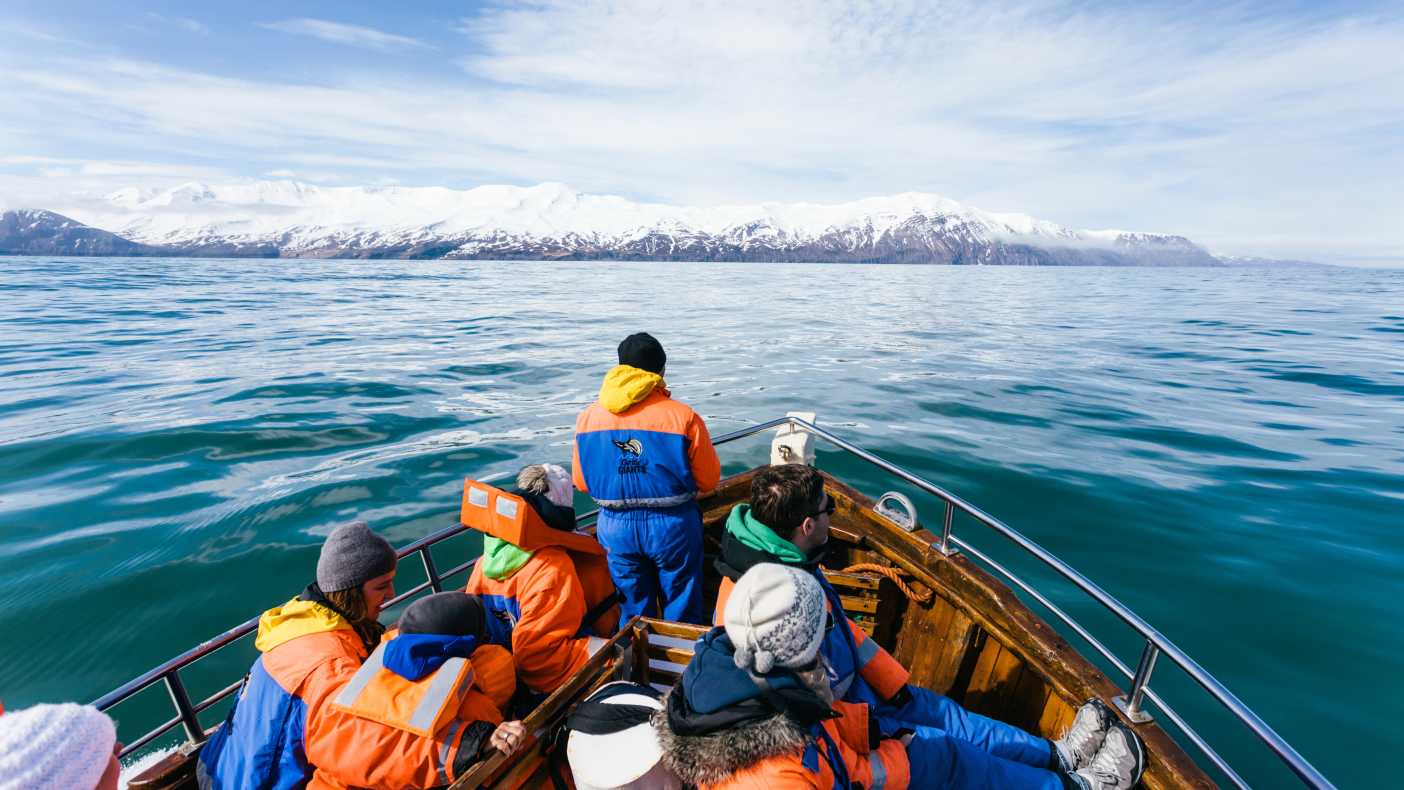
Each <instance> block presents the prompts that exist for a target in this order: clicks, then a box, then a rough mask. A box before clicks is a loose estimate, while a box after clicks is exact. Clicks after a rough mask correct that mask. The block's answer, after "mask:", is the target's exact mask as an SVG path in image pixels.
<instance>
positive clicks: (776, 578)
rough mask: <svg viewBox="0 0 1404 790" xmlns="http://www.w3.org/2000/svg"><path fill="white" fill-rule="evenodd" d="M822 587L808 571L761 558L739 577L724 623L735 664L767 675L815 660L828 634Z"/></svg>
mask: <svg viewBox="0 0 1404 790" xmlns="http://www.w3.org/2000/svg"><path fill="white" fill-rule="evenodd" d="M824 614H825V612H824V590H823V589H822V588H820V586H819V582H818V581H817V580H815V578H814V577H813V576H811V575H810V574H809V573H806V572H805V571H802V570H798V569H796V568H791V567H789V566H786V565H775V564H771V563H762V564H760V565H756V566H753V567H752V568H751V569H750V570H748V571H746V573H745V574H743V575H742V576H741V578H740V579H738V580H737V581H736V586H735V587H734V588H732V590H731V597H730V598H728V599H727V601H726V610H725V613H724V615H723V623H724V624H725V626H726V635H727V636H728V637H730V638H731V644H732V645H733V646H734V647H735V648H736V654H735V661H736V666H738V667H740V668H741V669H745V670H749V671H752V672H755V673H757V674H761V675H764V674H765V673H767V672H769V671H771V669H773V668H775V667H785V668H788V669H796V668H798V667H802V666H805V665H806V664H808V663H810V662H811V661H813V660H814V656H815V655H817V654H818V652H819V643H820V642H822V641H823V639H824Z"/></svg>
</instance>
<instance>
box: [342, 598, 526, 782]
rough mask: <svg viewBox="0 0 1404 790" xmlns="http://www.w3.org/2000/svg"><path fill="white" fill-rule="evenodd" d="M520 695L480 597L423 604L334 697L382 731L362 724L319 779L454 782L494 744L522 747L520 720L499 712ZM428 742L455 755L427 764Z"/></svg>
mask: <svg viewBox="0 0 1404 790" xmlns="http://www.w3.org/2000/svg"><path fill="white" fill-rule="evenodd" d="M516 689H517V678H516V671H515V669H514V668H513V666H512V657H511V655H509V654H508V653H507V651H506V650H505V649H503V648H501V647H498V646H497V645H492V644H488V643H487V615H486V613H485V611H484V609H483V605H482V602H481V601H479V600H478V599H477V598H475V597H473V596H471V595H464V594H463V593H460V592H446V593H438V594H435V595H430V596H428V597H425V598H421V599H420V600H418V601H415V602H414V603H413V604H410V606H409V608H408V609H406V610H405V613H404V616H403V617H401V618H400V622H399V623H398V624H397V626H396V628H394V629H392V630H391V631H390V632H388V633H387V634H386V638H385V640H384V641H383V642H381V643H380V646H379V647H377V648H376V649H375V650H374V651H373V652H372V653H371V654H370V657H369V658H367V659H366V663H364V664H362V665H361V668H360V669H359V670H357V671H356V674H355V675H354V676H353V677H352V678H351V681H350V682H349V683H347V684H346V687H345V688H343V689H342V690H341V692H340V693H338V694H337V695H336V697H334V698H333V699H332V703H331V706H332V709H333V710H335V711H337V712H339V713H345V714H347V715H349V716H353V717H355V718H356V719H357V720H358V722H357V723H358V724H360V723H361V722H366V723H373V724H375V725H381V726H371V727H366V726H359V727H357V728H356V729H355V730H354V734H355V738H356V740H355V741H347V742H346V743H345V744H344V748H343V749H342V750H340V751H339V752H338V753H337V754H336V755H335V757H334V758H332V759H331V760H330V761H328V762H323V763H319V764H318V765H317V775H318V776H321V777H324V778H327V779H337V780H340V781H341V782H343V783H344V784H345V785H346V786H348V787H358V788H368V790H382V789H383V790H400V789H401V788H404V789H405V790H411V789H414V790H417V789H419V788H429V787H437V786H440V785H443V784H447V783H449V782H454V781H456V780H457V779H458V778H459V777H460V776H462V775H463V774H464V773H465V772H466V771H467V770H468V768H469V767H470V766H472V765H473V764H474V763H476V762H477V761H478V760H481V759H482V758H483V757H485V756H486V754H487V751H488V750H489V748H495V749H497V750H499V751H501V752H504V753H506V754H511V753H512V752H513V751H515V750H516V748H517V747H519V746H521V745H522V744H523V743H524V742H525V737H526V730H525V728H524V727H523V726H522V723H521V722H519V721H508V722H504V721H503V716H502V711H503V710H504V709H506V707H507V704H508V703H509V702H510V701H511V699H512V694H513V693H514V692H515V691H516ZM425 739H428V740H429V741H431V742H432V743H433V744H435V745H436V746H439V747H442V748H443V749H444V750H445V751H446V752H448V753H451V754H452V755H453V759H452V760H451V761H450V760H447V759H445V760H443V761H442V763H439V761H433V762H431V761H427V760H424V759H422V756H421V755H420V754H419V751H420V749H419V747H420V746H421V743H422V741H423V740H425ZM328 784H330V782H328Z"/></svg>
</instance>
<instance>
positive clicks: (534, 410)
mask: <svg viewBox="0 0 1404 790" xmlns="http://www.w3.org/2000/svg"><path fill="white" fill-rule="evenodd" d="M0 268H2V269H3V277H0V292H3V293H0V381H3V386H0V600H2V601H3V607H0V633H2V634H3V635H4V636H3V639H0V698H3V700H4V702H5V704H6V705H8V706H10V707H22V706H25V705H28V704H31V703H34V702H38V701H54V700H74V699H76V700H83V701H86V700H91V699H93V698H95V697H97V696H98V695H100V694H101V693H103V692H105V691H107V690H109V689H111V688H113V687H115V686H117V685H118V684H120V683H121V682H123V681H124V680H126V679H128V678H130V677H132V676H134V675H136V674H137V673H139V672H141V671H143V670H146V669H148V668H150V667H152V666H154V665H155V664H157V663H159V662H160V661H161V660H162V659H164V658H166V657H168V656H170V655H173V654H175V653H177V652H179V651H181V650H184V649H186V648H189V647H191V646H192V645H194V644H195V643H197V642H199V641H200V640H202V639H205V638H208V637H210V636H213V635H214V634H216V633H219V632H220V631H222V630H224V629H226V628H229V627H231V626H233V625H235V624H237V623H239V622H241V621H243V620H245V619H246V618H248V617H250V616H252V615H253V614H255V613H257V612H258V611H259V610H261V609H263V608H265V607H267V606H270V605H273V604H276V603H280V602H282V601H284V600H286V599H287V598H289V597H291V596H293V595H294V594H296V593H297V592H298V590H299V589H300V588H301V587H302V586H303V585H304V584H305V583H306V582H307V581H309V579H310V577H311V574H312V570H313V566H314V564H315V561H316V555H317V546H318V543H319V541H320V540H321V538H322V536H323V535H325V533H326V532H327V531H328V530H329V529H330V528H331V527H332V526H334V525H336V524H338V523H341V522H344V521H347V520H349V519H352V518H364V519H367V520H369V521H370V522H371V523H372V524H373V525H374V526H375V527H376V528H378V529H380V530H382V531H383V532H384V533H385V534H386V535H388V536H389V537H390V538H391V539H392V540H393V541H395V542H396V543H406V542H409V541H410V540H412V539H414V538H416V537H418V536H420V535H423V534H426V533H428V532H430V531H433V530H436V529H440V528H442V527H445V526H447V525H449V524H451V523H452V522H453V520H454V517H455V513H456V511H457V502H458V496H459V493H460V486H461V480H462V478H463V476H464V475H474V476H477V477H489V478H492V477H500V476H504V475H507V474H508V473H510V472H513V471H514V470H515V469H516V468H517V467H518V466H520V465H521V464H523V463H526V462H532V461H541V460H550V461H556V462H559V463H567V462H568V461H569V457H570V440H571V428H572V425H573V421H574V416H575V414H576V412H577V411H579V410H580V409H581V408H582V407H583V406H585V405H586V404H587V403H588V402H589V401H590V400H591V399H592V398H593V396H594V393H595V391H596V388H597V386H598V381H599V378H600V376H601V374H603V373H604V372H605V370H606V369H608V368H609V367H610V365H611V364H612V363H613V362H614V356H613V355H614V346H615V344H616V343H617V342H618V340H619V339H620V338H621V337H623V336H624V335H625V334H628V333H630V332H633V331H638V330H648V331H650V332H652V333H654V334H655V335H656V336H657V337H659V338H660V339H661V340H662V341H663V343H664V344H665V346H666V347H667V349H668V352H669V365H668V373H669V376H668V380H669V383H670V385H671V386H672V388H673V392H674V395H675V396H676V397H679V398H681V399H683V400H686V401H688V402H690V403H692V404H694V405H695V406H696V407H697V408H698V410H699V411H700V412H701V413H702V414H703V415H704V416H705V417H706V419H707V421H708V423H709V424H710V426H711V428H712V431H713V432H714V433H715V434H720V433H724V432H727V431H731V430H734V429H737V428H740V427H743V426H746V425H748V424H752V423H755V422H760V421H763V420H766V419H769V418H772V417H776V416H779V415H782V414H783V413H784V412H785V411H787V410H799V409H803V410H812V411H817V412H818V413H819V419H820V421H821V423H823V424H824V425H826V426H828V427H830V428H831V429H833V430H834V431H836V432H838V433H840V434H842V435H844V436H846V437H849V438H850V439H852V440H854V441H856V442H858V443H859V444H861V445H863V446H865V447H867V448H869V449H871V450H873V451H875V452H877V453H878V454H880V455H882V456H884V457H886V458H889V459H891V460H893V461H896V462H898V463H901V464H904V465H907V466H908V467H910V468H912V469H914V470H916V471H918V472H919V473H920V474H923V475H925V476H927V477H928V478H929V479H931V480H933V481H936V482H938V483H940V484H942V485H944V486H946V487H948V488H950V489H951V490H953V491H955V492H957V493H959V494H961V495H963V496H964V497H966V498H967V499H969V500H971V501H973V502H975V503H976V504H978V505H980V506H982V507H984V508H985V509H986V510H988V511H990V512H991V513H993V514H995V515H997V516H999V517H1001V518H1003V519H1004V520H1006V521H1007V522H1008V523H1010V524H1011V525H1013V526H1014V527H1016V528H1018V529H1020V530H1022V531H1023V532H1024V533H1025V534H1026V535H1029V536H1030V537H1032V538H1034V539H1035V540H1037V541H1038V542H1040V543H1042V544H1043V545H1044V546H1046V547H1048V548H1049V549H1052V550H1053V551H1054V552H1056V553H1057V554H1059V555H1060V556H1062V557H1063V558H1064V559H1066V560H1067V561H1069V562H1070V563H1071V564H1072V565H1074V566H1075V567H1077V568H1078V569H1080V570H1081V571H1083V572H1084V573H1086V574H1087V575H1088V576H1090V577H1091V578H1092V579H1093V580H1095V581H1096V582H1098V583H1099V584H1101V585H1102V586H1103V587H1104V588H1106V589H1107V590H1108V591H1109V592H1111V593H1112V594H1113V595H1115V596H1117V597H1119V598H1120V599H1121V600H1122V601H1124V602H1125V603H1127V604H1128V605H1130V606H1131V607H1132V608H1133V609H1135V610H1136V611H1137V612H1139V613H1140V614H1142V615H1143V616H1144V617H1146V618H1147V619H1148V620H1149V621H1150V622H1151V623H1153V624H1154V625H1156V626H1157V627H1158V628H1160V629H1161V630H1162V631H1163V633H1165V634H1166V635H1167V636H1168V637H1169V638H1171V639H1172V640H1174V641H1176V642H1177V643H1178V644H1179V645H1180V646H1181V647H1183V648H1184V649H1186V650H1187V651H1188V652H1189V653H1190V654H1191V655H1193V656H1195V657H1196V658H1197V659H1198V660H1199V661H1200V663H1201V664H1203V666H1204V667H1206V668H1207V669H1208V670H1209V671H1211V672H1212V673H1214V674H1215V675H1216V676H1218V677H1219V678H1220V679H1221V680H1222V681H1224V682H1225V683H1226V684H1227V685H1228V686H1229V688H1231V689H1232V690H1234V691H1235V692H1236V693H1237V694H1238V695H1239V696H1240V697H1241V698H1242V699H1243V700H1244V701H1246V702H1247V703H1248V704H1250V705H1251V706H1252V707H1253V708H1254V709H1256V710H1257V711H1258V712H1259V713H1260V714H1261V715H1262V716H1263V717H1264V718H1265V719H1266V720H1267V721H1268V722H1269V723H1270V724H1271V725H1273V726H1274V727H1275V728H1277V729H1278V730H1279V731H1280V732H1281V733H1282V734H1283V735H1285V736H1286V737H1287V738H1288V739H1289V740H1290V741H1291V742H1292V743H1294V744H1295V745H1296V746H1297V747H1298V748H1299V749H1300V750H1301V751H1302V752H1303V753H1304V754H1305V755H1306V756H1307V757H1308V758H1309V759H1311V760H1312V761H1314V762H1315V763H1316V764H1317V765H1318V766H1319V767H1320V768H1321V769H1322V770H1324V771H1325V772H1326V774H1327V775H1328V776H1330V777H1331V778H1332V779H1333V780H1335V781H1336V782H1338V783H1339V784H1341V785H1382V784H1392V783H1393V782H1394V781H1395V780H1396V779H1397V776H1398V773H1397V766H1396V765H1395V763H1396V762H1397V759H1398V758H1397V755H1396V754H1395V752H1397V747H1398V744H1399V738H1398V726H1399V725H1398V722H1399V720H1400V717H1401V715H1402V714H1404V682H1401V676H1404V636H1401V624H1402V623H1404V618H1401V616H1400V613H1399V607H1400V602H1401V601H1404V540H1401V527H1404V272H1394V271H1379V270H1373V271H1368V270H1349V269H1342V270H1295V271H1269V270H1229V271H1215V270H1206V269H1181V270H1146V269H1025V268H949V267H921V266H851V265H833V266H817V265H762V264H726V265H709V264H620V263H555V264H551V263H465V262H400V261H364V262H360V261H358V262H349V261H281V260H280V261H254V260H234V261H210V260H200V261H195V260H154V259H153V260H92V259H88V260H83V259H48V258H4V259H0ZM766 457H767V442H766V441H765V440H764V439H757V440H749V441H745V442H738V443H734V444H731V445H727V446H726V447H724V448H723V451H722V458H723V461H724V462H725V465H726V470H727V471H728V472H737V471H741V470H743V469H746V468H748V467H750V466H753V465H756V464H758V463H761V462H763V461H764V459H765V458H766ZM819 465H820V466H821V467H823V468H826V469H828V470H830V471H832V472H835V473H837V474H840V475H841V476H843V477H845V478H847V479H850V480H853V481H856V482H857V483H858V485H859V487H860V488H862V489H864V490H866V491H867V492H868V493H870V494H873V495H876V494H880V493H882V492H883V491H885V490H888V489H898V490H905V491H906V492H907V493H913V492H912V491H911V489H910V488H903V487H902V486H901V485H898V484H897V483H896V482H895V481H893V480H890V479H886V478H884V477H883V476H882V474H881V473H878V472H877V471H876V470H874V469H872V468H870V467H866V466H864V465H862V464H861V463H859V462H854V461H852V460H850V459H847V458H845V457H842V456H841V455H839V454H838V453H836V452H832V451H821V453H820V456H819ZM917 501H918V505H919V506H920V507H921V508H922V510H923V512H924V515H925V516H926V518H927V521H928V522H933V523H934V522H936V521H937V520H938V516H937V510H936V505H935V503H934V501H932V500H930V499H923V498H920V497H918V498H917ZM956 531H957V534H958V535H960V536H961V537H963V538H966V539H968V540H971V541H973V542H975V543H976V544H977V545H979V546H982V547H984V548H987V549H988V550H990V551H993V552H995V553H996V554H997V556H999V557H1000V558H1003V559H1006V560H1008V561H1009V562H1010V563H1011V564H1012V565H1013V566H1014V567H1016V568H1017V569H1019V570H1020V571H1021V572H1026V573H1028V574H1029V575H1030V576H1031V577H1032V578H1033V579H1035V580H1036V581H1039V582H1040V583H1043V582H1047V583H1048V584H1049V585H1050V586H1049V587H1048V589H1049V591H1050V595H1051V597H1052V598H1053V600H1054V601H1055V602H1057V603H1058V604H1060V605H1061V606H1064V607H1066V608H1067V609H1068V610H1070V611H1071V612H1073V613H1074V614H1076V615H1077V616H1078V617H1079V618H1086V622H1087V623H1088V624H1089V625H1091V626H1092V627H1093V628H1094V630H1095V631H1096V632H1097V633H1098V634H1099V635H1102V636H1104V637H1105V638H1106V641H1107V643H1108V644H1109V645H1111V646H1112V647H1114V648H1115V649H1116V650H1117V652H1118V653H1119V655H1120V657H1121V658H1122V659H1123V660H1124V661H1126V662H1128V663H1131V664H1134V663H1135V660H1136V657H1137V655H1138V653H1139V643H1138V642H1137V640H1136V639H1134V638H1133V637H1131V636H1129V635H1128V633H1127V632H1126V631H1125V630H1124V629H1122V628H1120V627H1118V625H1117V623H1116V622H1114V621H1113V620H1112V619H1111V618H1110V617H1107V616H1104V615H1102V614H1101V613H1100V611H1099V610H1098V609H1097V608H1096V607H1095V606H1094V605H1091V604H1088V603H1086V602H1085V601H1083V600H1082V599H1081V598H1080V597H1079V596H1078V595H1076V594H1075V593H1073V592H1072V591H1071V590H1069V589H1067V588H1065V587H1060V586H1057V585H1054V584H1053V583H1052V582H1048V581H1047V577H1046V576H1045V575H1043V574H1041V573H1040V571H1039V570H1038V569H1037V568H1034V567H1031V566H1030V564H1029V563H1027V562H1021V561H1020V560H1019V558H1017V557H1015V556H1014V555H1013V554H1012V553H1011V552H1009V551H1007V550H1005V547H1004V546H1003V544H1002V543H1001V542H1000V540H999V539H997V538H996V537H994V536H992V535H989V534H987V533H985V532H983V531H981V530H980V529H978V528H977V527H975V526H973V525H971V524H966V523H960V522H958V523H957V524H956ZM474 550H475V549H474V546H473V545H471V543H470V542H469V541H467V540H464V541H462V542H461V543H459V544H456V545H455V546H453V547H450V548H449V549H447V550H446V551H445V552H444V553H443V554H442V555H441V556H440V558H439V564H440V566H442V567H447V566H448V565H450V564H457V563H458V562H461V561H463V560H464V559H466V558H467V557H469V556H471V555H472V554H473V553H474ZM415 580H416V577H415V574H413V573H410V572H407V573H405V574H404V575H403V580H402V586H404V585H405V584H408V583H412V582H413V581H415ZM252 655H253V653H252V648H251V646H249V645H247V644H244V645H240V646H238V647H236V648H234V649H232V650H230V651H227V655H224V656H221V660H220V661H219V662H217V663H216V664H215V665H214V666H212V667H210V668H207V669H206V670H205V671H203V672H195V673H192V674H191V676H190V678H189V680H188V682H189V684H190V685H191V686H192V692H193V693H195V694H196V695H197V696H204V695H205V694H208V693H210V692H212V691H213V690H215V689H216V688H217V687H219V686H222V685H224V684H226V683H228V682H231V681H232V680H233V679H234V678H235V677H237V675H238V673H240V672H241V671H242V670H243V668H244V667H245V666H246V665H247V663H248V662H249V661H250V660H251V657H252ZM1153 685H1154V687H1155V688H1156V689H1157V690H1159V691H1161V693H1162V694H1164V695H1166V696H1168V697H1169V698H1170V699H1171V700H1172V701H1173V702H1174V703H1175V704H1176V706H1177V708H1178V709H1179V710H1180V712H1181V713H1183V714H1185V715H1186V716H1189V717H1190V718H1191V720H1192V721H1193V722H1196V723H1198V724H1199V725H1200V729H1201V731H1202V732H1203V733H1204V734H1206V735H1208V736H1210V737H1211V738H1212V739H1214V740H1215V742H1216V743H1220V744H1222V745H1223V750H1224V751H1225V752H1226V753H1227V754H1228V755H1230V756H1231V757H1232V758H1234V759H1235V760H1236V761H1240V764H1241V765H1242V766H1243V767H1244V771H1245V774H1246V776H1247V777H1248V778H1249V779H1250V780H1252V781H1254V782H1255V784H1258V785H1260V786H1265V787H1268V786H1289V783H1288V780H1287V777H1286V775H1285V774H1284V773H1283V772H1281V771H1280V770H1279V769H1277V768H1275V767H1274V764H1273V761H1272V760H1271V759H1269V758H1268V757H1266V756H1265V753H1264V752H1263V751H1262V750H1261V749H1260V748H1258V747H1256V746H1255V745H1254V743H1253V742H1252V741H1251V740H1250V739H1248V738H1247V737H1245V736H1244V733H1243V730H1242V728H1241V727H1239V726H1237V725H1236V724H1234V723H1233V722H1232V721H1230V720H1229V719H1227V718H1226V717H1225V716H1223V715H1222V714H1220V713H1219V712H1218V709H1217V708H1216V707H1215V706H1214V705H1212V704H1210V703H1209V702H1207V701H1206V697H1205V696H1204V695H1202V694H1198V693H1196V690H1195V688H1194V687H1192V685H1191V684H1189V683H1188V682H1186V681H1185V680H1184V679H1183V678H1182V677H1181V676H1180V675H1179V673H1178V672H1176V670H1175V669H1174V667H1173V666H1171V665H1170V664H1169V662H1167V661H1164V660H1162V661H1161V662H1160V666H1159V668H1158V671H1157V674H1156V676H1155V682H1154V684H1153ZM162 696H163V691H162V690H161V689H160V688H154V689H152V690H151V691H149V692H147V694H146V696H145V697H144V698H142V699H139V700H137V701H135V702H134V703H132V704H131V705H128V706H124V707H123V708H121V709H119V710H118V711H117V715H118V718H119V719H120V720H121V727H122V734H123V735H124V736H125V737H126V738H127V739H130V738H132V737H134V736H135V735H136V734H138V733H139V732H141V731H143V729H144V726H145V725H149V724H151V723H153V722H152V719H154V718H155V717H157V716H164V715H166V714H167V711H166V710H165V709H164V708H163V707H162V704H163V700H162ZM211 715H213V716H215V717H216V718H217V717H218V712H217V711H212V712H211ZM211 723H212V722H211Z"/></svg>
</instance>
